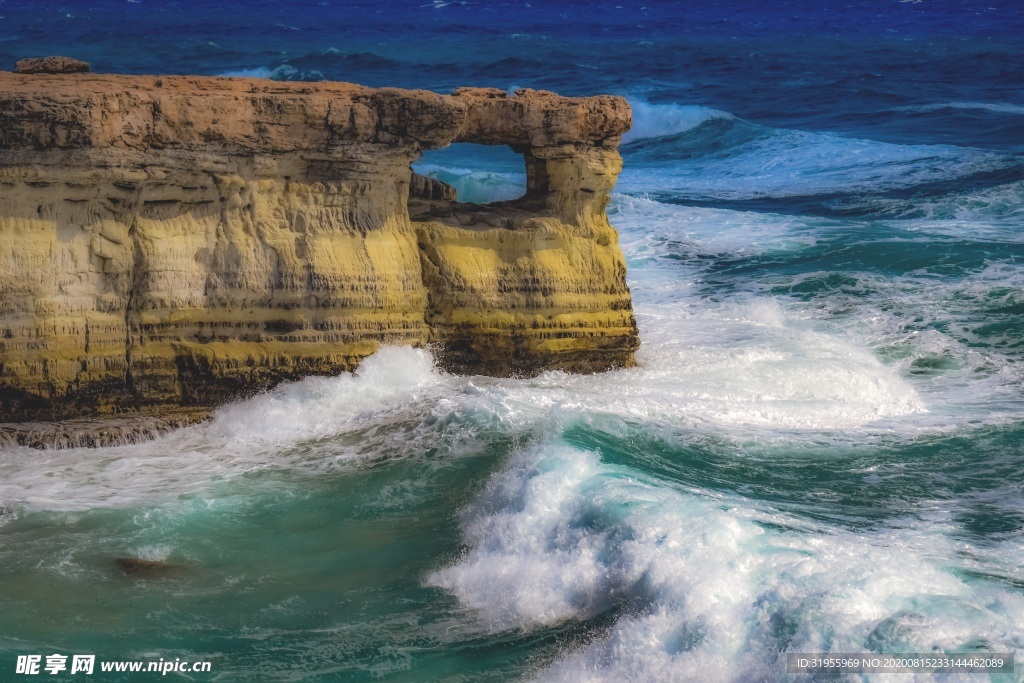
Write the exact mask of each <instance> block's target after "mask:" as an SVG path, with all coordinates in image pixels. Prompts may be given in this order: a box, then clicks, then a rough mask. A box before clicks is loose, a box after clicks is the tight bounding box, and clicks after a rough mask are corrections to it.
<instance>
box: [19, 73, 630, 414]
mask: <svg viewBox="0 0 1024 683" xmlns="http://www.w3.org/2000/svg"><path fill="white" fill-rule="evenodd" d="M629 125H630V111H629V108H628V106H627V105H626V103H625V102H624V101H623V100H622V99H620V98H616V97H608V96H601V97H591V98H565V97H559V96H557V95H553V94H551V93H545V92H539V91H519V92H518V93H516V94H515V95H514V96H508V95H506V94H505V93H504V92H502V91H497V90H487V89H459V90H457V91H455V93H453V94H452V95H438V94H435V93H431V92H426V91H409V90H398V89H391V88H381V89H371V88H365V87H361V86H358V85H352V84H345V83H316V84H303V83H278V82H272V81H266V80H251V79H223V78H204V77H139V76H115V75H96V74H52V75H51V74H32V75H27V74H25V75H22V74H10V73H0V150H2V152H0V422H4V421H22V420H53V419H64V418H68V417H73V416H80V415H96V414H110V413H122V412H126V411H140V410H141V411H146V410H150V411H156V412H160V411H161V410H165V409H167V408H168V407H170V406H191V407H198V408H204V407H210V406H213V405H215V404H217V403H219V402H221V401H224V400H226V399H229V398H232V397H236V396H239V395H243V394H246V393H251V392H254V391H257V390H259V389H262V388H265V387H268V386H272V385H273V384H275V383H277V382H280V381H282V380H288V379H298V378H300V377H303V376H306V375H311V374H333V373H337V372H340V371H343V370H349V369H352V368H354V367H355V366H356V365H358V363H359V361H360V360H361V359H362V358H364V357H365V356H367V355H368V354H370V353H372V352H373V351H374V350H376V349H377V348H378V347H379V346H380V345H381V344H412V345H425V344H433V345H434V346H435V348H436V350H437V352H436V356H437V358H438V359H439V362H440V363H441V364H442V366H443V367H445V368H448V369H451V370H456V371H462V372H473V373H484V374H495V375H509V374H531V373H535V372H537V371H540V370H544V369H564V370H570V371H582V372H590V371H597V370H603V369H607V368H614V367H623V366H628V365H631V364H632V362H633V351H634V350H635V349H636V347H637V345H638V338H637V333H636V325H635V322H634V319H633V315H632V310H631V303H630V298H629V291H628V289H627V287H626V282H625V265H624V262H623V259H622V255H621V252H620V250H619V248H618V246H617V242H616V234H615V231H614V230H613V229H612V227H611V226H610V225H609V224H608V220H607V217H606V215H605V205H606V204H607V202H608V198H609V191H610V189H611V187H612V186H613V185H614V182H615V178H616V175H617V173H618V171H619V169H620V167H621V160H620V157H619V155H618V152H617V146H618V142H619V137H620V136H621V134H622V133H623V132H625V131H626V130H627V129H628V128H629ZM452 142H477V143H482V144H490V145H495V144H504V145H510V146H512V148H513V149H515V150H516V151H518V152H520V153H521V154H523V156H524V159H525V164H526V170H527V178H528V190H527V194H526V196H525V197H523V198H522V199H521V200H517V201H515V202H503V203H500V204H489V205H467V204H459V203H457V202H456V201H454V199H453V196H452V194H451V192H450V188H447V189H446V188H445V187H444V186H443V184H439V183H437V182H436V181H432V180H431V179H425V178H421V177H420V178H414V176H413V174H412V172H411V170H410V163H411V162H413V161H415V160H416V159H417V158H419V156H420V155H421V153H422V151H423V150H425V149H432V148H438V147H443V146H446V145H448V144H450V143H452ZM410 190H412V191H413V194H414V197H413V198H412V199H411V200H410Z"/></svg>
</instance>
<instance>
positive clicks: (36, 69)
mask: <svg viewBox="0 0 1024 683" xmlns="http://www.w3.org/2000/svg"><path fill="white" fill-rule="evenodd" d="M88 70H89V62H83V61H82V60H80V59H72V58H71V57H29V58H28V59H19V60H18V63H17V64H15V65H14V71H15V72H16V73H19V74H77V73H85V72H87V71H88Z"/></svg>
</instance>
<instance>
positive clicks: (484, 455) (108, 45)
mask: <svg viewBox="0 0 1024 683" xmlns="http://www.w3.org/2000/svg"><path fill="white" fill-rule="evenodd" d="M0 16H2V21H3V22H4V23H2V24H0V60H6V61H12V60H13V59H14V58H16V57H21V56H26V55H28V54H36V53H51V52H63V53H68V54H71V55H73V56H76V57H80V58H84V59H89V60H90V61H92V62H93V65H94V68H95V69H97V70H100V71H127V72H147V73H153V72H161V73H207V74H237V73H245V74H250V75H255V76H259V77H269V78H278V79H304V80H318V79H322V78H330V79H343V80H352V81H357V82H363V83H367V84H370V85H385V84H386V85H400V86H416V87H427V88H432V89H435V90H438V91H442V92H443V91H448V90H450V89H451V88H453V87H455V86H458V85H467V84H473V85H481V86H495V87H500V88H503V89H511V88H514V87H541V88H551V89H555V90H558V91H560V92H564V93H567V94H590V93H595V92H612V93H617V94H621V95H624V96H626V97H627V98H628V99H629V100H630V102H631V104H632V105H633V108H634V113H635V116H634V130H633V131H632V132H631V133H630V134H629V135H627V137H626V139H625V140H624V144H623V147H622V152H623V157H624V159H625V164H626V167H625V170H624V172H623V174H622V176H621V177H620V181H619V184H618V186H617V188H616V193H615V195H614V197H613V202H612V205H611V207H610V209H609V213H610V217H611V219H612V222H613V224H614V225H615V226H616V227H617V228H618V230H619V233H620V240H621V245H622V248H623V251H624V253H625V255H626V258H627V261H628V265H629V278H630V286H631V289H632V292H633V296H634V302H635V307H636V313H637V318H638V322H639V325H640V330H641V336H642V340H643V346H642V348H641V350H640V353H639V354H638V361H639V367H637V368H634V369H630V370H623V371H617V372H612V373H606V374H603V375H597V376H587V377H579V376H569V375H563V374H560V373H548V374H544V375H541V376H540V377H537V378H534V379H529V380H497V379H490V378H484V377H454V376H450V375H446V374H444V373H441V372H439V371H437V370H436V369H435V368H434V367H433V364H432V359H431V357H430V355H429V353H428V352H426V351H422V350H414V349H395V348H385V349H383V350H382V351H381V352H380V353H378V354H377V355H376V356H374V357H372V358H371V359H369V360H368V361H367V362H366V363H365V364H364V366H363V367H362V368H361V369H360V370H359V372H357V373H356V374H354V375H343V376H339V377H335V378H326V379H323V378H320V379H310V380H306V381H303V382H299V383H296V384H292V385H287V386H283V387H280V388H279V389H277V390H275V391H273V392H271V393H269V394H267V395H263V396H258V397H255V398H252V399H250V400H248V401H243V402H239V403H235V404H231V405H228V406H224V407H222V408H221V409H220V410H219V411H218V412H217V414H216V415H215V417H214V419H213V420H212V421H211V422H209V423H207V424H204V425H199V426H195V427H191V428H188V429H183V430H180V431H178V432H175V433H173V434H170V435H167V436H164V437H162V438H160V439H157V440H155V441H152V442H148V443H144V444H139V445H135V446H129V447H122V448H108V449H95V450H85V449H82V450H69V451H52V452H50V451H33V450H29V449H8V450H5V451H4V452H2V453H0V509H2V514H0V614H2V615H3V616H4V617H5V618H4V619H2V620H0V672H2V673H0V679H2V680H8V679H11V680H17V679H18V677H16V676H15V675H14V674H13V671H14V666H15V660H16V657H17V655H22V654H49V653H53V652H57V653H64V654H74V653H93V654H96V655H97V656H98V658H99V659H103V660H108V661H109V660H117V659H140V660H147V661H148V660H158V659H160V658H164V659H165V660H173V659H175V658H181V659H188V660H190V661H193V660H208V661H210V662H211V664H212V672H211V673H210V674H190V675H191V676H192V678H193V680H222V681H234V680H241V681H249V680H252V681H275V680H281V681H288V680H303V681H363V680H365V681H377V680H387V681H488V680H490V681H508V680H530V681H532V680H541V681H582V680H586V681H679V680H708V681H775V680H802V679H800V678H798V677H795V676H788V675H787V674H786V673H785V662H786V654H787V653H788V652H814V651H823V652H880V653H887V652H1015V653H1017V655H1018V658H1020V656H1021V654H1022V652H1024V390H1022V387H1024V371H1022V366H1021V361H1022V359H1024V356H1022V354H1024V318H1022V315H1024V163H1022V156H1021V155H1022V153H1024V147H1022V146H1021V140H1022V135H1024V100H1022V99H1021V85H1022V81H1021V78H1020V75H1019V74H1021V73H1024V46H1022V44H1021V42H1020V39H1019V36H1020V35H1022V32H1024V16H1022V10H1021V8H1020V7H1019V6H1018V5H1017V4H1016V3H1012V2H1004V1H996V2H991V1H990V2H984V3H980V2H970V1H968V0H964V1H962V2H948V3H936V2H921V3H899V2H893V3H889V2H885V3H869V2H849V3H844V4H843V6H842V7H839V6H835V5H833V4H831V3H816V2H810V1H809V0H807V1H803V0H801V1H797V0H785V1H783V2H780V3H774V4H772V5H771V7H770V9H767V8H766V6H764V5H761V4H757V3H748V2H738V3H730V4H729V5H728V6H725V5H722V4H719V3H715V2H701V3H679V4H676V3H658V4H651V6H649V7H643V8H641V7H639V6H636V5H635V4H629V3H619V4H613V3H585V4H584V3H573V2H569V3H558V4H557V5H556V4H554V3H548V2H533V3H529V4H522V3H476V2H450V3H445V2H432V3H422V2H415V3H413V2H408V3H407V2H398V3H391V4H389V5H388V6H386V7H385V6H383V5H379V4H377V3H359V2H319V3H317V2H307V3H289V4H288V5H284V4H281V3H273V2H264V1H262V0H261V1H259V2H248V3H237V2H236V3H205V4H199V3H193V2H171V3H162V4H159V5H156V4H152V3H148V2H129V3H125V4H124V5H122V4H120V3H109V4H104V5H93V4H89V3H74V2H72V3H51V2H42V3H12V2H10V0H8V1H7V2H0ZM417 167H418V169H419V170H420V171H421V172H425V173H429V174H431V175H434V176H435V177H439V178H442V179H444V180H446V181H448V182H451V183H453V184H455V185H456V186H457V187H458V188H459V192H460V196H461V197H462V198H464V199H466V200H470V201H481V202H483V201H493V200H499V199H505V198H509V197H514V196H516V195H517V194H519V193H521V192H522V191H523V183H524V175H523V169H522V166H521V159H520V158H518V157H516V156H515V155H514V154H512V153H511V152H510V151H509V150H503V149H491V148H481V147H476V146H472V145H460V146H454V147H453V148H451V149H447V150H439V151H435V152H430V153H428V154H427V155H425V157H424V159H423V160H422V161H421V162H420V163H419V164H418V166H417ZM123 556H132V557H142V558H148V559H157V560H166V561H168V562H171V563H173V564H175V565H177V566H178V567H179V569H178V570H177V571H174V572H171V573H169V574H168V575H166V576H162V577H158V578H134V577H128V576H124V575H122V574H121V573H120V572H119V571H118V570H117V568H116V567H115V565H114V563H113V560H114V558H117V557H123ZM1020 671H1021V669H1020V667H1019V666H1018V670H1017V673H1014V674H1007V675H1002V676H991V677H987V676H977V675H970V676H968V675H964V676H960V677H957V676H953V675H948V676H944V677H943V676H939V677H931V676H918V677H916V678H915V677H914V676H913V675H863V676H853V675H851V676H848V677H847V678H846V679H842V680H874V681H902V680H945V681H956V680H970V681H977V680H989V679H991V680H1024V674H1022V673H1020ZM154 675H155V674H149V676H154ZM44 676H46V677H47V678H49V679H53V680H58V679H60V678H61V677H60V676H48V675H45V674H44ZM119 676H120V678H119ZM78 678H83V677H78ZM96 678H97V680H129V677H128V675H127V674H120V675H118V674H99V673H97V674H96ZM145 678H146V675H145V674H143V675H137V676H134V677H132V678H131V680H144V679H145ZM22 680H31V677H22ZM829 680H832V679H829Z"/></svg>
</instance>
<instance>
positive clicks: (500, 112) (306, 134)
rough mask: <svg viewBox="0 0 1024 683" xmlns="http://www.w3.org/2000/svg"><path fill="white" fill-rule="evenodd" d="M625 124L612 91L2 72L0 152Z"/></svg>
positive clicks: (574, 134) (542, 139)
mask: <svg viewBox="0 0 1024 683" xmlns="http://www.w3.org/2000/svg"><path fill="white" fill-rule="evenodd" d="M51 59H58V58H51ZM60 59H63V58H60ZM631 122H632V113H631V111H630V108H629V105H628V104H627V103H626V101H625V100H624V99H623V98H621V97H614V96H611V95H597V96H594V97H562V96H560V95H556V94H555V93H550V92H546V91H540V90H519V91H516V93H514V94H512V95H509V94H507V93H505V92H504V91H501V90H497V89H494V88H459V89H457V90H456V91H455V92H454V93H452V94H451V95H439V94H437V93H433V92H430V91H426V90H403V89H399V88H377V89H374V88H368V87H365V86H361V85H355V84H352V83H341V82H317V83H304V82H281V81H271V80H266V79H254V78H219V77H210V76H124V75H115V74H91V73H89V74H82V73H76V74H73V75H72V74H65V73H61V74H54V73H11V72H2V71H0V148H4V147H7V148H11V147H33V148H35V149H47V148H53V147H57V148H83V147H102V146H114V147H129V148H137V149H139V148H141V149H150V148H153V147H185V148H189V147H203V148H207V149H208V148H210V147H211V146H212V147H218V146H219V147H233V148H242V149H244V150H248V151H268V152H280V151H289V150H320V151H325V152H327V151H329V148H330V146H331V144H337V143H340V142H381V143H386V144H395V143H404V142H414V143H418V144H420V145H422V146H423V147H428V148H431V147H443V146H445V145H447V144H449V143H451V142H477V143H481V144H510V145H528V146H542V145H557V144H566V143H580V142H602V141H605V140H610V141H611V143H612V144H617V143H618V138H619V136H621V135H622V134H623V133H624V132H626V131H627V130H629V128H630V125H631ZM55 126H56V128H55ZM61 126H63V129H62V128H61ZM55 130H56V131H57V133H56V134H55V133H54V131H55Z"/></svg>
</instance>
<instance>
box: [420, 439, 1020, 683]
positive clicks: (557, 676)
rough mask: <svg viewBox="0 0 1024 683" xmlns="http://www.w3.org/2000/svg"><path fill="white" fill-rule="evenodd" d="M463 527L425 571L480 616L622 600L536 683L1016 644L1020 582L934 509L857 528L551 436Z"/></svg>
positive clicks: (768, 675) (504, 626)
mask: <svg viewBox="0 0 1024 683" xmlns="http://www.w3.org/2000/svg"><path fill="white" fill-rule="evenodd" d="M765 524H767V525H768V526H765ZM461 526H462V532H463V539H464V542H465V543H466V544H467V545H468V546H469V550H468V552H467V553H466V554H465V555H463V557H462V558H461V559H459V560H458V561H457V562H456V563H455V564H453V565H451V566H448V567H445V568H443V569H440V570H438V571H436V572H434V573H433V574H431V575H430V576H429V577H428V578H427V582H428V583H429V584H431V585H435V586H439V587H442V588H444V589H446V590H448V591H450V592H451V593H452V594H454V595H455V596H456V597H457V598H458V599H459V600H460V602H462V603H463V604H464V605H465V606H466V607H467V608H469V609H471V610H472V611H473V613H474V614H476V618H477V619H478V622H479V624H480V626H481V628H482V629H483V630H485V631H488V632H494V631H502V630H509V629H525V630H532V629H535V628H538V627H544V626H550V625H554V624H558V623H562V622H564V621H566V620H568V619H586V618H589V617H593V616H595V615H598V614H601V613H603V612H606V611H608V610H609V609H612V608H616V607H618V608H623V613H622V615H621V616H620V617H619V618H618V619H617V621H616V623H615V625H614V626H613V627H612V628H611V631H610V632H609V633H607V635H604V636H602V637H599V638H598V639H597V640H595V641H594V642H591V643H590V644H589V645H586V646H584V647H582V648H581V649H579V650H576V651H573V652H570V653H568V654H567V655H566V656H564V657H563V658H561V659H559V660H558V661H557V662H555V663H554V664H553V665H552V666H550V667H549V668H547V669H545V670H542V671H539V672H536V677H537V678H538V679H540V680H551V681H574V682H575V681H621V680H626V681H678V680H714V681H750V680H759V681H761V680H764V681H767V680H784V679H785V678H786V675H785V674H784V671H785V655H786V652H816V651H817V652H820V651H831V652H862V651H866V650H868V651H897V652H898V651H908V652H931V651H943V650H949V649H955V648H960V647H964V646H969V645H970V644H971V643H975V642H978V641H984V642H986V643H987V644H988V646H989V647H991V648H993V649H994V650H996V651H1012V650H1015V649H1020V648H1021V647H1024V596H1022V595H1020V594H1019V593H1018V592H1015V591H1011V590H1006V588H1005V586H1004V585H1002V584H999V583H998V582H993V583H988V584H985V583H980V584H968V583H966V582H965V581H964V580H963V579H961V578H959V577H958V576H957V575H956V573H955V563H956V562H957V560H956V559H955V558H956V557H957V554H958V553H957V551H956V549H955V548H956V547H960V548H961V549H962V542H959V541H953V540H951V539H949V538H948V537H947V536H945V535H944V532H946V531H948V529H947V524H946V523H944V521H943V520H942V519H941V518H938V519H931V520H929V521H927V522H914V521H908V522H907V523H906V524H904V525H901V526H898V527H892V528H889V529H881V530H874V531H872V532H871V533H864V534H861V533H854V532H851V531H847V530H843V529H833V528H828V527H824V526H820V525H815V524H811V523H808V522H807V521H803V520H798V519H793V518H791V517H790V516H788V515H786V514H782V513H779V512H777V511H774V510H772V509H770V508H761V509H759V508H755V507H752V506H751V504H750V503H749V502H748V501H747V500H745V499H742V498H738V497H734V496H728V495H726V496H723V495H721V494H713V493H710V492H704V491H687V492H685V493H684V492H682V491H679V490H676V489H674V488H672V487H670V486H667V485H665V484H663V483H659V482H656V481H652V480H647V479H645V478H644V477H642V476H638V475H637V473H636V472H635V471H633V470H629V469H624V468H621V467H616V466H611V465H606V464H604V463H602V462H601V459H600V456H599V454H597V453H595V452H587V451H580V450H578V449H574V448H571V447H568V446H564V445H558V444H546V445H542V446H538V447H536V448H534V449H532V450H530V451H527V452H524V453H522V454H520V455H519V456H518V457H516V458H515V459H513V460H512V461H511V462H510V463H509V464H508V465H507V467H506V468H505V469H504V470H503V471H502V472H500V473H499V474H497V475H495V476H494V477H493V479H492V480H491V482H490V484H489V485H488V487H487V488H486V490H485V492H484V493H483V494H482V495H481V496H480V498H479V499H478V500H477V501H476V502H475V503H474V504H473V505H471V506H470V507H469V508H468V510H467V511H466V512H465V514H464V518H463V522H462V525H461ZM780 528H786V529H790V530H789V531H779V530H777V529H780ZM972 551H978V555H979V556H984V555H985V552H984V549H980V548H972ZM951 564H953V565H954V566H951ZM1011 571H1016V572H1017V573H1018V574H1019V568H1017V569H1016V570H1011ZM952 613H955V614H956V615H957V618H956V619H950V618H949V615H950V614H952ZM950 680H956V679H955V678H950Z"/></svg>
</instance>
